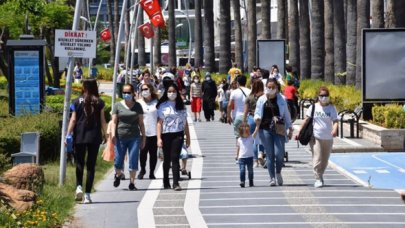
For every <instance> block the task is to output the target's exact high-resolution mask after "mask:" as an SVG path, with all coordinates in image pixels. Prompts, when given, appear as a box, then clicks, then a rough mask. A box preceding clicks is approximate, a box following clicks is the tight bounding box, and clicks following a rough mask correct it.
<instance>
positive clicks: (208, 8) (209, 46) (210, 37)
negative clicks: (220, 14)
mask: <svg viewBox="0 0 405 228" xmlns="http://www.w3.org/2000/svg"><path fill="white" fill-rule="evenodd" d="M213 9H214V4H213V0H204V47H205V48H204V59H205V69H206V71H207V72H214V71H215V44H214V11H213Z"/></svg>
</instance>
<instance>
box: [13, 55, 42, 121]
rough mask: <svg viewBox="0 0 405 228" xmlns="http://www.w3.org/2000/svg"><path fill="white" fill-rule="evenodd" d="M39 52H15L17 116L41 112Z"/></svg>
mask: <svg viewBox="0 0 405 228" xmlns="http://www.w3.org/2000/svg"><path fill="white" fill-rule="evenodd" d="M39 64H40V59H39V51H25V50H24V51H15V52H14V96H15V100H14V102H15V103H14V107H15V115H16V116H19V115H23V114H38V113H40V111H41V95H40V92H41V91H40V89H41V86H40V85H41V84H40V74H39V67H40V65H39Z"/></svg>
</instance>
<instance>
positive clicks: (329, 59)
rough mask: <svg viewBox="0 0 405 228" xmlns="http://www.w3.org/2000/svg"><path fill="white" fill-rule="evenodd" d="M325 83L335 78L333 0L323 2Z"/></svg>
mask: <svg viewBox="0 0 405 228" xmlns="http://www.w3.org/2000/svg"><path fill="white" fill-rule="evenodd" d="M324 10H325V15H324V17H325V81H327V82H333V81H334V79H335V77H334V75H335V63H334V48H333V0H325V2H324Z"/></svg>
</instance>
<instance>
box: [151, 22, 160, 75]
mask: <svg viewBox="0 0 405 228" xmlns="http://www.w3.org/2000/svg"><path fill="white" fill-rule="evenodd" d="M154 32H155V36H154V37H153V65H154V66H155V69H156V67H157V66H159V65H160V64H161V59H162V48H161V39H160V34H161V30H160V28H154Z"/></svg>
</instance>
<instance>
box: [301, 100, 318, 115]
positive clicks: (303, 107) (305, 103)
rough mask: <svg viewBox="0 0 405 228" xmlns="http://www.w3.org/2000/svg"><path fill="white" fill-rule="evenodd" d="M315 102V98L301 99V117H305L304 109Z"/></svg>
mask: <svg viewBox="0 0 405 228" xmlns="http://www.w3.org/2000/svg"><path fill="white" fill-rule="evenodd" d="M313 104H315V100H314V99H312V98H305V99H302V100H300V101H299V103H298V105H299V109H300V110H301V111H300V116H299V118H300V119H305V113H304V109H308V108H309V107H310V106H311V105H313Z"/></svg>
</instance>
